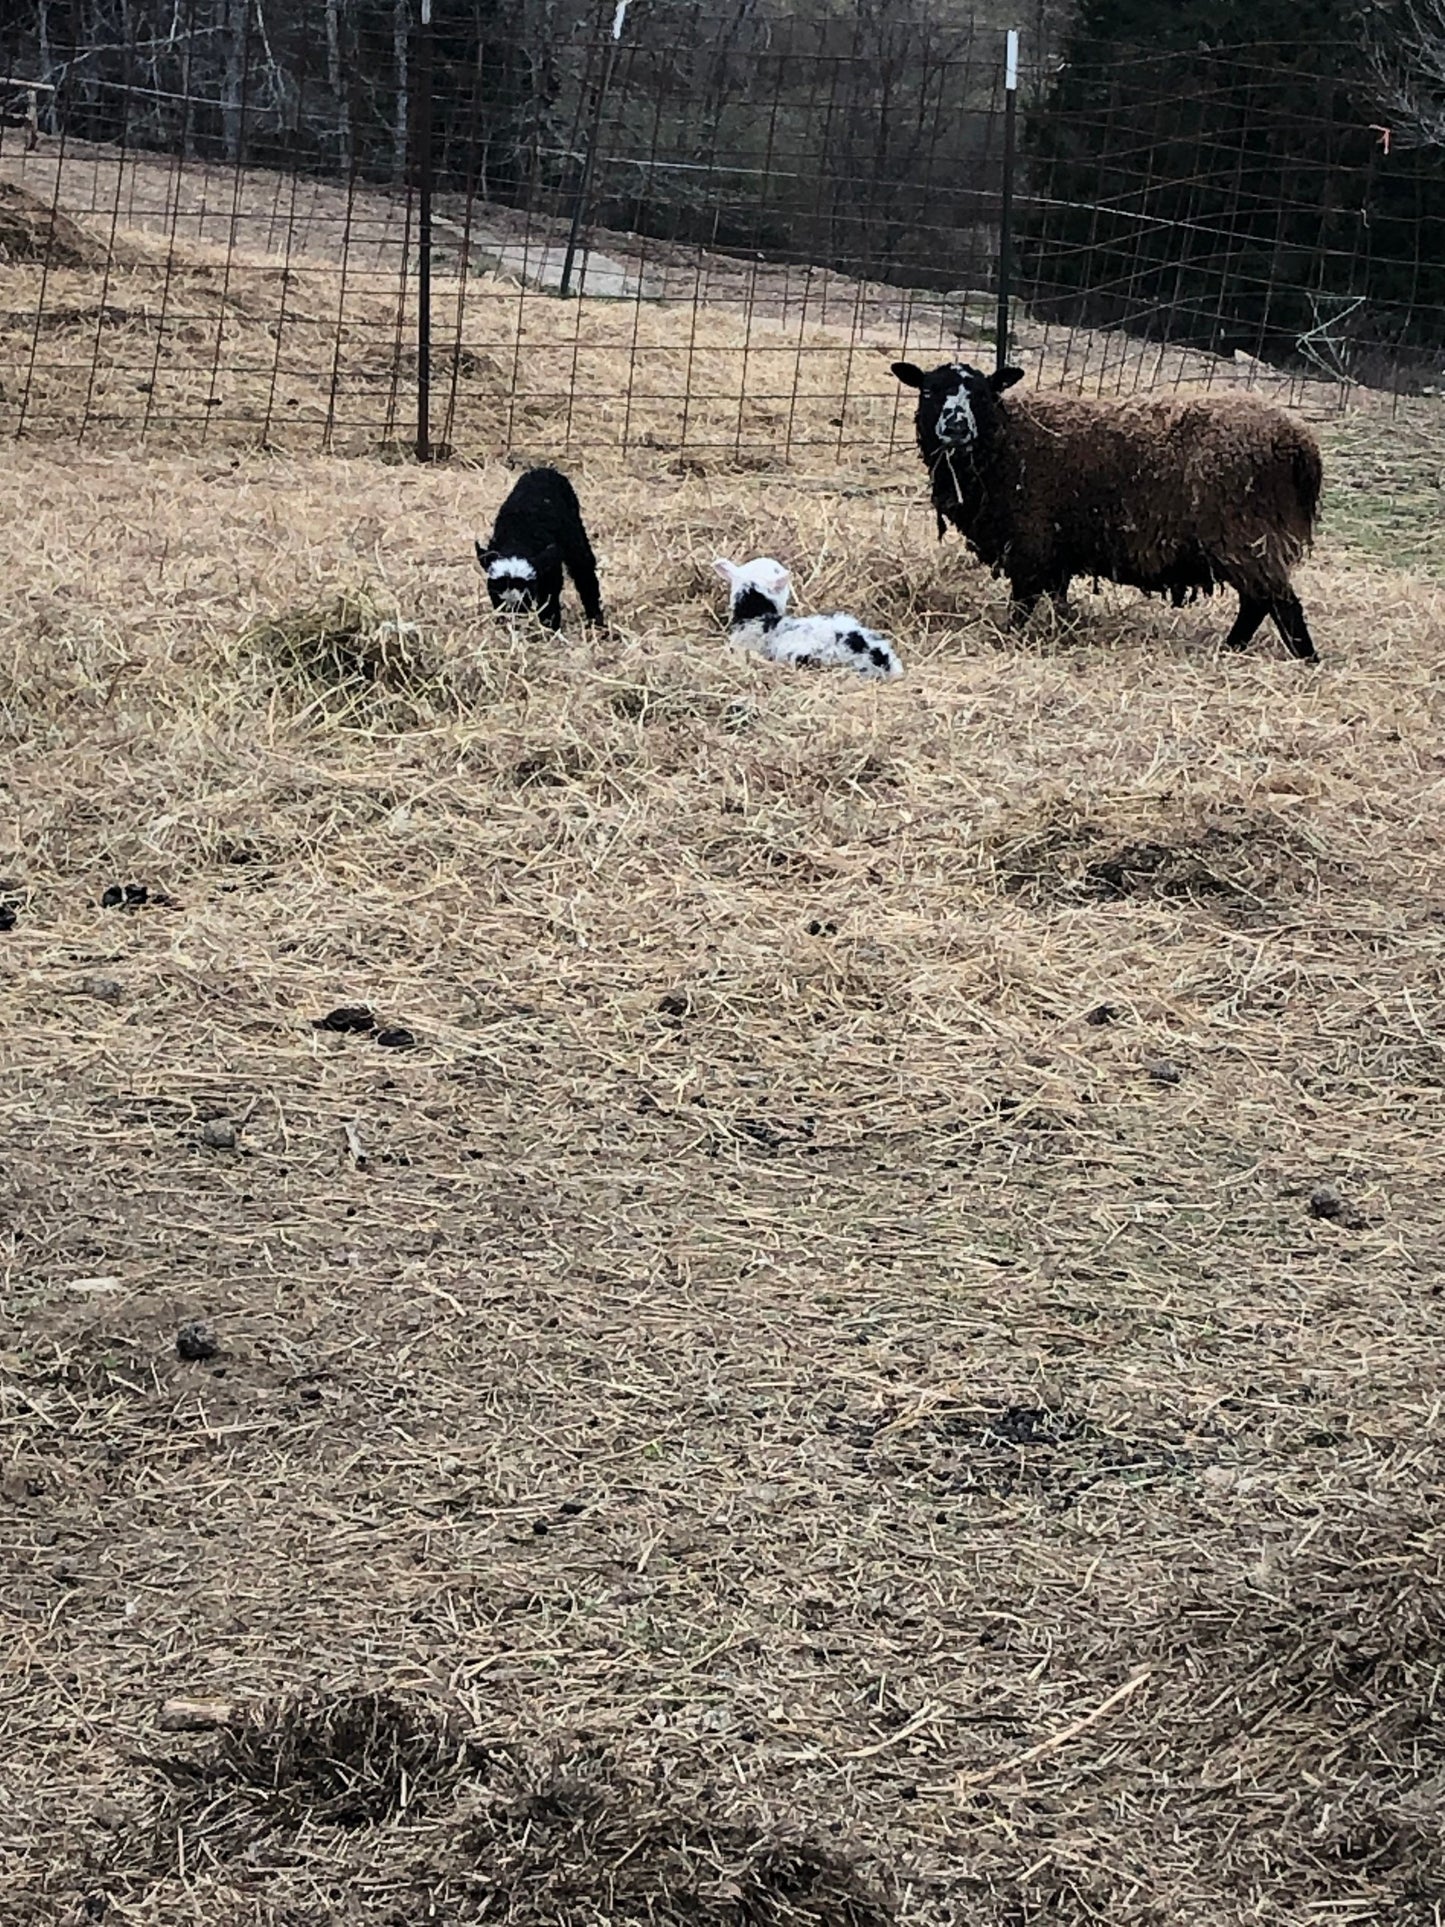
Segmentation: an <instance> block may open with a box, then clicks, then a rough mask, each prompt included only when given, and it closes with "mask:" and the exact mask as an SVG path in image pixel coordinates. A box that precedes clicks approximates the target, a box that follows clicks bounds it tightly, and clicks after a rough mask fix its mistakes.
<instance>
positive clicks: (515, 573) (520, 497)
mask: <svg viewBox="0 0 1445 1927" xmlns="http://www.w3.org/2000/svg"><path fill="white" fill-rule="evenodd" d="M477 561H478V562H479V563H480V565H481V569H482V573H483V574H484V575H485V576H486V578H487V594H488V595H489V596H490V597H491V599H492V607H493V608H494V609H501V610H504V611H505V612H506V613H507V614H508V615H520V614H523V613H525V612H526V611H527V610H529V609H535V610H536V611H537V613H538V614H539V615H540V616H541V618H542V621H543V622H544V623H545V624H546V626H547V627H548V628H549V629H560V628H561V627H562V571H563V568H564V567H565V569H566V571H567V573H568V575H570V576H571V578H572V582H573V586H574V587H575V588H576V590H577V593H578V595H579V596H580V597H581V598H582V607H583V610H584V611H585V613H586V616H587V620H588V621H589V622H591V623H595V624H596V625H597V626H598V627H599V628H600V627H601V626H602V624H603V623H604V621H605V617H604V616H603V614H602V595H601V591H600V590H599V588H598V586H597V559H596V557H595V556H594V555H593V553H592V544H591V543H590V542H589V541H588V540H587V531H586V529H585V528H584V527H583V526H582V506H581V504H580V503H579V502H578V500H577V491H576V489H574V488H573V486H572V484H571V483H570V482H569V481H568V480H567V477H566V476H565V475H563V474H562V473H561V471H560V470H559V469H555V468H529V469H528V470H527V472H526V474H525V475H523V476H522V477H521V479H520V480H519V481H518V483H517V485H516V487H515V488H514V489H513V490H512V492H511V494H510V495H509V496H508V497H507V499H506V501H505V502H503V504H502V506H501V507H500V508H499V509H498V510H497V520H496V523H495V525H494V527H493V529H492V539H491V541H490V542H489V543H488V545H487V547H486V548H483V547H482V545H481V543H480V542H478V544H477Z"/></svg>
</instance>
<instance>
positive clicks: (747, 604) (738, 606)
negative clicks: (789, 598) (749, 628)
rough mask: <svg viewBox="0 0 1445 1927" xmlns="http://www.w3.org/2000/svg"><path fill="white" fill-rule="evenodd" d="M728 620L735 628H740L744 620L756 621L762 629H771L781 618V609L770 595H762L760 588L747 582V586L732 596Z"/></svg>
mask: <svg viewBox="0 0 1445 1927" xmlns="http://www.w3.org/2000/svg"><path fill="white" fill-rule="evenodd" d="M730 620H731V622H732V626H733V627H734V628H735V629H738V628H741V627H742V625H743V623H745V622H756V623H758V624H759V625H760V626H761V627H762V628H764V629H772V628H776V626H777V624H778V623H779V622H780V621H781V620H782V611H781V609H779V607H778V605H777V603H776V601H775V600H774V599H773V597H772V596H770V595H764V594H763V591H762V590H761V589H759V588H757V587H755V586H754V585H753V584H752V583H749V584H748V586H747V588H745V589H741V590H739V592H738V594H737V595H736V596H734V597H733V606H732V615H731V618H730Z"/></svg>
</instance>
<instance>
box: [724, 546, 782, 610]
mask: <svg viewBox="0 0 1445 1927" xmlns="http://www.w3.org/2000/svg"><path fill="white" fill-rule="evenodd" d="M713 567H714V568H715V569H716V570H717V572H718V574H719V575H720V576H721V577H722V579H723V581H724V582H726V583H727V585H728V588H729V590H730V591H731V596H730V608H729V616H728V620H729V621H730V623H731V624H732V626H733V627H734V628H737V627H738V625H739V624H740V623H744V622H757V621H758V620H759V619H761V618H765V617H769V616H771V617H773V618H775V619H776V618H777V617H779V616H781V615H783V613H784V612H785V611H786V609H787V606H788V598H789V596H791V595H792V593H793V578H792V576H791V575H790V574H789V572H788V570H787V569H785V568H784V567H783V564H782V563H781V562H775V561H774V560H773V558H772V557H771V556H770V555H760V556H758V557H757V559H756V560H755V561H752V562H744V563H742V564H738V563H736V562H728V561H725V560H724V559H723V558H722V557H721V556H719V557H718V558H717V560H716V561H715V562H714V563H713Z"/></svg>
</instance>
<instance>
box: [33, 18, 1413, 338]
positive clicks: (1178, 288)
mask: <svg viewBox="0 0 1445 1927" xmlns="http://www.w3.org/2000/svg"><path fill="white" fill-rule="evenodd" d="M419 5H420V0H311V3H310V4H308V5H305V6H298V5H296V4H295V0H12V5H11V7H10V8H8V9H6V10H5V14H4V16H3V19H0V74H3V75H5V76H8V77H9V84H10V86H11V87H12V89H13V87H14V85H15V84H16V82H17V81H18V80H23V79H25V78H30V79H33V80H35V81H36V82H38V83H40V86H41V91H40V92H39V94H38V96H37V97H38V99H39V101H40V116H41V124H42V127H43V128H45V130H46V131H49V132H55V133H59V132H64V133H65V135H66V136H67V137H69V138H80V139H88V140H101V141H125V142H127V143H129V144H130V145H133V146H145V147H152V148H160V149H165V150H169V151H178V152H183V153H186V154H190V155H196V156H204V157H207V158H215V159H219V160H223V161H233V162H242V163H247V164H259V165H267V166H275V167H281V168H286V169H301V170H306V171H317V172H323V173H327V174H331V175H353V174H354V175H355V176H357V177H359V178H364V179H367V180H371V181H376V182H388V183H401V182H403V181H405V180H406V179H407V178H408V176H409V170H410V169H411V167H412V166H413V164H414V161H415V156H416V151H417V146H418V141H417V121H416V111H417V107H418V101H419V88H418V73H419V65H418V63H419V58H420V53H421V46H422V42H421V36H420V33H419ZM614 18H615V0H434V4H433V25H432V28H431V32H430V44H429V47H428V48H427V50H426V59H427V61H428V62H429V65H430V72H431V76H432V79H431V85H430V88H429V89H428V90H427V97H428V102H429V124H430V136H429V140H430V152H431V155H432V161H433V168H434V175H435V180H436V184H437V186H438V188H439V189H440V190H441V191H443V192H451V193H464V194H467V195H469V196H470V195H475V196H476V197H478V198H480V199H482V200H485V201H496V202H502V203H505V204H509V205H511V206H514V207H521V208H526V209H529V210H531V211H532V212H534V213H537V214H541V215H553V216H563V217H565V216H566V215H567V214H569V213H570V211H571V209H572V206H573V202H574V199H575V197H576V193H577V188H578V184H579V180H580V178H581V171H582V165H583V154H584V149H585V147H586V145H587V142H588V139H589V135H590V132H591V130H592V129H593V127H594V126H595V127H596V128H597V129H598V133H599V138H598V143H597V165H596V170H595V173H594V175H593V178H592V182H591V189H590V194H589V198H588V213H589V215H590V217H591V218H592V219H593V220H594V221H595V222H597V223H599V224H601V225H606V226H612V227H620V228H626V229H631V230H634V231H637V232H641V233H644V234H647V235H650V236H653V237H658V238H661V239H663V240H667V241H677V242H688V243H690V242H703V243H706V244H709V245H712V246H718V247H723V248H732V249H736V250H744V251H748V252H752V253H762V254H764V255H766V256H767V257H768V258H770V259H773V260H794V261H812V262H820V263H825V264H828V265H833V266H837V267H840V268H843V269H845V270H848V271H851V272H855V273H861V274H864V275H869V276H876V277H878V278H880V279H887V280H891V281H895V282H902V283H908V284H912V285H919V286H926V287H932V288H945V289H946V288H957V287H961V286H973V287H980V286H987V285H989V283H990V282H991V280H992V277H993V272H994V262H995V258H996V247H997V215H998V197H999V182H1000V175H1001V158H1002V156H1001V139H1002V113H1001V108H1002V32H1001V29H1002V26H1003V25H1004V24H1005V23H1008V24H1017V25H1018V26H1019V27H1020V28H1021V29H1022V31H1023V41H1024V61H1025V68H1024V90H1023V95H1022V105H1023V115H1022V126H1023V130H1024V131H1023V150H1022V156H1021V173H1020V186H1019V191H1020V225H1021V230H1022V232H1021V252H1020V262H1021V271H1022V275H1023V286H1022V289H1021V291H1022V292H1023V294H1024V295H1025V298H1027V299H1029V300H1030V301H1031V302H1032V303H1033V304H1034V305H1036V306H1038V307H1040V308H1041V309H1042V310H1043V312H1045V313H1047V314H1050V315H1054V316H1057V317H1058V318H1060V319H1065V320H1070V321H1073V320H1081V321H1089V322H1113V323H1122V324H1123V325H1125V326H1127V327H1130V328H1133V329H1135V330H1137V331H1141V332H1144V333H1150V334H1155V335H1158V336H1160V337H1162V338H1171V339H1187V340H1190V341H1193V342H1197V343H1199V344H1200V345H1203V346H1209V347H1214V348H1223V349H1226V350H1227V349H1228V348H1230V347H1242V348H1246V349H1248V350H1249V351H1250V352H1252V353H1257V354H1265V355H1270V356H1284V357H1287V358H1293V359H1296V360H1299V359H1303V360H1305V361H1306V362H1310V363H1313V364H1314V365H1317V366H1320V367H1323V368H1329V369H1331V370H1333V371H1334V372H1336V373H1346V372H1348V373H1351V374H1354V375H1367V374H1368V373H1369V371H1370V368H1371V366H1372V365H1373V363H1372V361H1371V357H1376V358H1378V357H1379V356H1380V355H1382V354H1383V355H1386V356H1388V355H1391V354H1398V353H1401V352H1406V353H1409V354H1411V355H1414V356H1415V357H1417V358H1420V357H1423V358H1424V361H1428V360H1429V359H1430V358H1431V356H1436V358H1437V359H1438V356H1437V350H1439V349H1440V348H1441V347H1442V345H1445V321H1442V318H1441V317H1442V315H1445V146H1442V143H1445V0H1374V3H1373V4H1366V0H1167V3H1166V0H1072V4H1071V3H1070V0H1020V4H1019V5H1018V6H1014V5H1011V4H1009V0H978V6H977V8H976V9H974V8H971V7H970V5H969V0H803V3H802V4H801V5H797V6H793V5H787V4H785V0H709V3H708V4H703V0H632V3H631V5H630V7H629V8H628V11H627V16H626V22H625V26H624V29H623V32H622V34H621V37H620V39H619V40H618V41H617V42H616V43H615V45H614V43H613V40H612V27H613V24H614ZM1432 59H1433V61H1434V64H1433V65H1432ZM5 104H6V103H5V96H4V95H3V94H0V112H3V111H4V108H5ZM1387 116H1388V119H1387V118H1386V117H1387ZM1387 124H1388V125H1391V126H1392V127H1394V128H1396V129H1398V137H1397V138H1396V139H1395V140H1394V141H1393V142H1392V143H1391V144H1390V145H1389V146H1388V148H1387V146H1386V144H1385V142H1384V140H1383V138H1382V135H1381V133H1380V128H1381V127H1382V126H1384V125H1387ZM1424 361H1422V364H1421V365H1422V366H1423V365H1424Z"/></svg>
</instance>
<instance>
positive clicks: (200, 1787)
mask: <svg viewBox="0 0 1445 1927" xmlns="http://www.w3.org/2000/svg"><path fill="white" fill-rule="evenodd" d="M486 1767H487V1756H486V1753H485V1752H484V1750H483V1749H482V1748H481V1747H480V1746H478V1745H477V1744H476V1743H475V1742H474V1741H472V1740H470V1739H468V1738H467V1737H466V1736H464V1735H463V1733H462V1732H461V1730H460V1728H459V1727H458V1725H457V1724H456V1722H455V1721H454V1720H452V1719H451V1718H449V1717H448V1716H447V1715H445V1714H444V1713H442V1712H440V1711H439V1710H438V1709H436V1708H434V1707H431V1706H427V1705H424V1704H419V1703H412V1702H409V1701H406V1700H403V1699H400V1698H398V1697H396V1696H394V1695H393V1694H390V1693H386V1692H369V1691H360V1692H314V1693H308V1694H301V1695H298V1696H296V1697H294V1698H289V1699H284V1700H279V1701H276V1702H272V1703H269V1704H262V1705H258V1706H255V1707H252V1708H250V1709H248V1710H247V1711H246V1712H245V1713H244V1714H242V1715H241V1716H240V1717H239V1718H238V1719H237V1721H236V1723H235V1724H234V1725H232V1726H229V1727H224V1728H222V1730H221V1732H220V1733H219V1735H218V1737H217V1739H216V1743H215V1748H214V1751H213V1753H212V1755H211V1757H210V1758H209V1759H207V1760H204V1761H201V1762H199V1763H197V1762H193V1761H189V1760H171V1761H167V1762H165V1763H163V1769H162V1770H163V1771H164V1772H165V1774H166V1777H167V1778H168V1780H169V1781H170V1789H169V1791H168V1793H167V1795H166V1797H165V1798H164V1799H163V1801H162V1811H161V1813H160V1815H159V1820H160V1826H159V1829H158V1837H159V1838H160V1839H161V1840H163V1841H167V1842H170V1843H174V1845H175V1848H176V1850H177V1851H178V1852H179V1853H180V1854H181V1856H182V1857H184V1858H190V1859H194V1858H195V1856H196V1853H197V1851H198V1850H204V1852H205V1853H206V1854H207V1855H208V1856H210V1857H211V1858H212V1859H217V1860H223V1859H227V1858H229V1857H231V1856H232V1855H234V1854H236V1853H237V1852H239V1851H240V1850H242V1849H243V1848H244V1847H245V1846H247V1845H248V1844H249V1843H250V1842H251V1841H253V1840H256V1839H259V1838H261V1837H262V1836H269V1835H281V1836H284V1835H288V1834H291V1835H295V1834H299V1833H301V1832H302V1831H303V1830H307V1831H310V1830H314V1829H316V1828H318V1827H320V1828H325V1829H328V1830H335V1831H340V1832H348V1833H349V1832H356V1831H360V1830H361V1829H364V1828H369V1827H377V1826H382V1825H385V1824H387V1823H389V1822H394V1821H398V1820H401V1819H403V1818H405V1817H414V1816H417V1815H419V1814H422V1813H425V1812H429V1811H432V1810H434V1809H435V1808H436V1807H437V1806H439V1805H440V1804H442V1803H443V1802H444V1801H445V1800H446V1799H447V1798H448V1797H450V1796H451V1795H452V1794H453V1792H454V1791H455V1790H456V1788H457V1787H458V1785H459V1784H460V1783H461V1782H462V1781H463V1780H465V1779H467V1778H469V1777H472V1776H475V1775H477V1774H479V1773H484V1772H485V1771H486Z"/></svg>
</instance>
